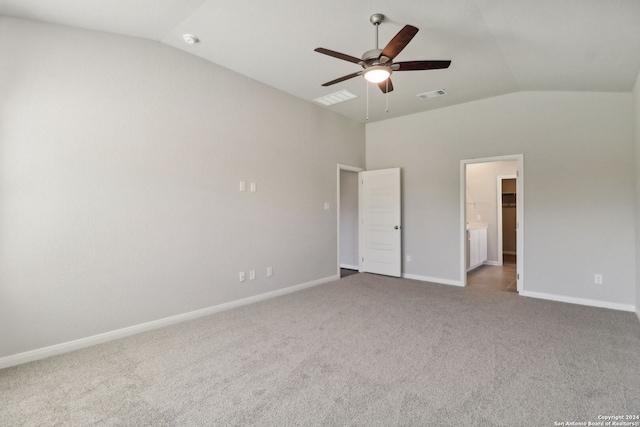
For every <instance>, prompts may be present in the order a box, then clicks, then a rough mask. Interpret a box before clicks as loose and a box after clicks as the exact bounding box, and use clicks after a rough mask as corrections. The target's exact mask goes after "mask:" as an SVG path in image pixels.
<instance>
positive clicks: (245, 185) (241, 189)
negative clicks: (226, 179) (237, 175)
mask: <svg viewBox="0 0 640 427" xmlns="http://www.w3.org/2000/svg"><path fill="white" fill-rule="evenodd" d="M240 191H247V183H246V182H244V181H240Z"/></svg>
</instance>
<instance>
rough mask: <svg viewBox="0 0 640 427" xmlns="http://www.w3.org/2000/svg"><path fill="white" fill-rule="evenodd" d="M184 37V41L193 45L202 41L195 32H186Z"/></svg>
mask: <svg viewBox="0 0 640 427" xmlns="http://www.w3.org/2000/svg"><path fill="white" fill-rule="evenodd" d="M182 38H183V39H184V42H185V43H186V44H188V45H192V46H193V45H194V44H196V43H198V42H199V41H200V39H199V38H198V37H196V36H194V35H193V34H185V35H183V36H182Z"/></svg>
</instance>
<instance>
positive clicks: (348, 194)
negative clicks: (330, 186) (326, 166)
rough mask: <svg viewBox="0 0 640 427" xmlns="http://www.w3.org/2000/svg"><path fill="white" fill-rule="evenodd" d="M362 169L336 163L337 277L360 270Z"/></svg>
mask: <svg viewBox="0 0 640 427" xmlns="http://www.w3.org/2000/svg"><path fill="white" fill-rule="evenodd" d="M363 170H364V169H362V168H358V167H354V166H347V165H338V177H337V179H338V200H337V204H336V206H337V209H336V210H337V215H338V263H337V264H338V272H337V274H338V277H346V276H349V275H352V274H356V273H358V272H359V270H360V262H359V259H360V256H359V253H360V251H359V228H358V218H359V211H358V209H359V194H358V191H359V190H358V172H361V171H363Z"/></svg>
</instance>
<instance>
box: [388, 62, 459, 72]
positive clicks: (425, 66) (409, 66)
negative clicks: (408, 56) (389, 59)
mask: <svg viewBox="0 0 640 427" xmlns="http://www.w3.org/2000/svg"><path fill="white" fill-rule="evenodd" d="M396 65H397V66H398V67H397V68H396V67H395V66H396ZM449 65H451V61H406V62H396V63H395V64H393V65H392V66H391V69H392V70H394V71H418V70H438V69H442V68H449Z"/></svg>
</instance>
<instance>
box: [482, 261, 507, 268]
mask: <svg viewBox="0 0 640 427" xmlns="http://www.w3.org/2000/svg"><path fill="white" fill-rule="evenodd" d="M482 264H484V265H495V266H496V267H500V266H501V265H502V264H500V262H498V261H485V262H483V263H482Z"/></svg>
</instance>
